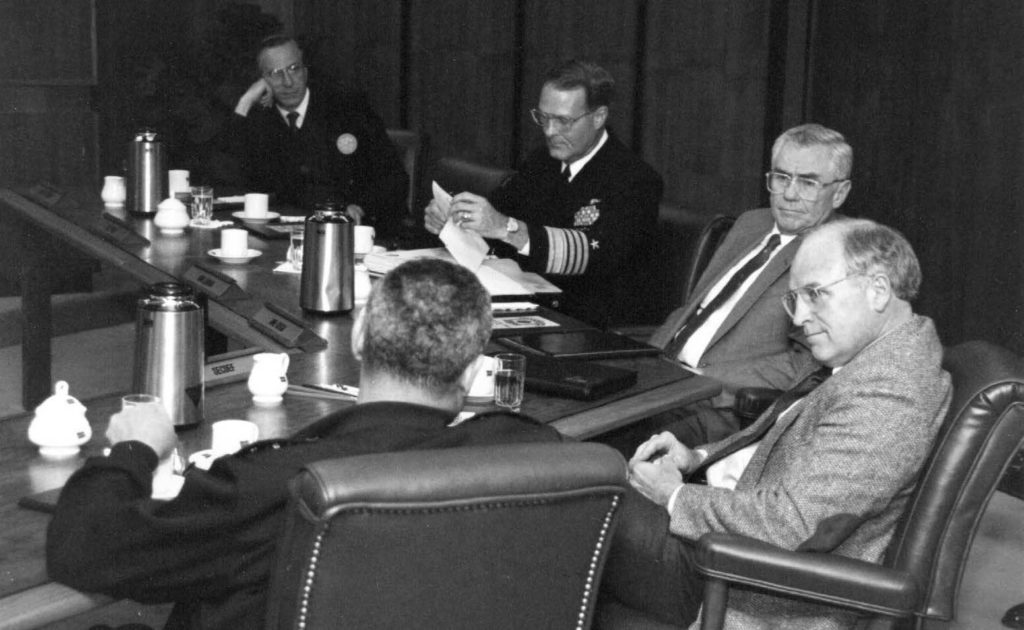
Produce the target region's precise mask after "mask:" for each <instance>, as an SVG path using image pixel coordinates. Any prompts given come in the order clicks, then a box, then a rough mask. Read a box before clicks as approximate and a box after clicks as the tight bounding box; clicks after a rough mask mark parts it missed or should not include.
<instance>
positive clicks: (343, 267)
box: [299, 203, 354, 313]
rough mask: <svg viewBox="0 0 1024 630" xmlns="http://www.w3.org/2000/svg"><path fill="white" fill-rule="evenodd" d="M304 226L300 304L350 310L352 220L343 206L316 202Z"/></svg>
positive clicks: (321, 310)
mask: <svg viewBox="0 0 1024 630" xmlns="http://www.w3.org/2000/svg"><path fill="white" fill-rule="evenodd" d="M305 227H306V230H305V231H306V238H305V245H304V246H303V253H302V288H301V291H300V293H299V306H301V307H302V308H303V309H305V310H307V311H314V312H317V313H342V312H346V311H350V310H352V307H353V305H354V300H353V271H352V267H353V260H352V256H353V254H352V251H353V250H352V222H351V221H350V220H349V218H348V216H346V214H345V211H344V209H343V206H341V205H340V204H336V203H323V204H317V206H316V207H315V208H314V209H313V214H312V215H310V216H309V217H307V218H306V226H305Z"/></svg>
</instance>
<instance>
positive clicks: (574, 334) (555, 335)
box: [497, 329, 661, 359]
mask: <svg viewBox="0 0 1024 630" xmlns="http://www.w3.org/2000/svg"><path fill="white" fill-rule="evenodd" d="M497 341H498V343H501V344H504V345H506V346H508V347H509V348H513V349H515V350H517V351H522V352H527V353H530V354H544V355H547V356H551V357H556V358H561V359H618V358H623V357H642V356H653V355H657V354H659V353H660V352H661V351H660V350H659V349H657V348H655V347H654V346H651V345H648V344H646V343H641V342H639V341H636V340H635V339H632V338H630V337H626V336H625V335H617V334H615V333H611V332H605V331H602V330H596V329H589V330H570V331H564V332H542V333H533V334H528V335H513V336H509V337H501V338H500V339H498V340H497Z"/></svg>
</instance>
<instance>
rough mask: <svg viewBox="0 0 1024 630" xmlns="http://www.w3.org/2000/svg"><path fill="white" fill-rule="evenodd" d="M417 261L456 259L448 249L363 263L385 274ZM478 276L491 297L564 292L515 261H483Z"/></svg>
mask: <svg viewBox="0 0 1024 630" xmlns="http://www.w3.org/2000/svg"><path fill="white" fill-rule="evenodd" d="M414 258H440V259H442V260H448V261H451V262H455V258H454V257H453V256H452V255H451V253H450V252H449V251H448V250H447V249H445V248H443V247H435V248H432V249H404V250H395V251H389V252H383V253H369V254H367V255H366V257H365V258H363V263H364V264H365V265H366V269H367V270H368V271H369V272H370V273H373V274H385V273H387V272H389V271H391V270H392V269H394V268H395V267H397V266H398V265H400V264H402V263H403V262H405V261H407V260H412V259H414ZM475 273H476V277H477V278H479V279H480V283H481V284H483V285H484V288H485V289H487V292H488V293H490V294H491V295H492V296H502V295H533V294H535V293H561V292H562V290H561V289H559V288H558V287H556V286H555V285H553V284H551V283H550V282H548V281H547V280H545V279H544V278H543V277H542V276H540V275H539V274H536V273H532V272H529V271H523V270H522V269H520V268H519V265H518V264H517V263H516V261H514V260H509V259H505V258H488V259H486V260H484V261H483V264H481V265H480V267H479V268H478V269H477V270H476V272H475Z"/></svg>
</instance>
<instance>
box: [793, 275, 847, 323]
mask: <svg viewBox="0 0 1024 630" xmlns="http://www.w3.org/2000/svg"><path fill="white" fill-rule="evenodd" d="M859 276H864V274H863V273H851V274H849V275H846V276H843V277H842V278H840V279H838V280H836V281H834V282H829V283H828V284H823V285H821V286H817V287H812V286H806V287H800V288H799V289H793V290H792V291H787V292H785V293H783V294H782V298H781V299H782V308H784V309H786V314H787V315H789V317H790V319H792V318H794V317H795V316H796V301H797V299H798V298H803V301H804V304H806V305H807V307H808V308H811V309H817V308H820V307H821V305H822V302H823V301H824V300H825V299H826V298H828V297H831V295H832V292H831V291H829V290H828V289H829V288H830V287H834V286H835V285H837V284H839V283H840V282H842V281H844V280H849V279H850V278H856V277H859Z"/></svg>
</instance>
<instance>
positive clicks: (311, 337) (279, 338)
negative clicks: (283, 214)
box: [249, 302, 327, 352]
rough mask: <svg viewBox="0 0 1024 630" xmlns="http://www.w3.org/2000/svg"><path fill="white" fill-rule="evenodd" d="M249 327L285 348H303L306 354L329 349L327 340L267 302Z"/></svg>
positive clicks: (251, 320)
mask: <svg viewBox="0 0 1024 630" xmlns="http://www.w3.org/2000/svg"><path fill="white" fill-rule="evenodd" d="M249 325H250V326H252V327H253V328H255V329H256V330H258V331H260V332H261V333H263V334H264V335H267V336H268V337H270V338H271V339H273V340H274V341H276V342H277V343H279V344H281V345H282V346H284V347H285V348H296V347H298V348H302V350H304V351H306V352H310V351H312V350H321V349H323V348H326V347H327V340H325V339H324V338H322V337H320V336H319V335H317V334H316V333H314V332H313V331H311V330H309V329H307V328H306V327H305V326H303V325H302V322H301V321H299V320H297V319H296V318H295V317H293V316H292V315H290V314H289V313H287V312H285V311H284V310H283V309H281V308H279V307H277V306H274V305H273V304H270V303H269V302H265V303H264V304H263V306H262V307H261V308H260V310H259V311H257V312H256V314H255V315H253V316H252V317H250V318H249Z"/></svg>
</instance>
